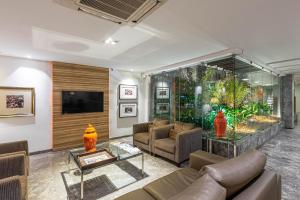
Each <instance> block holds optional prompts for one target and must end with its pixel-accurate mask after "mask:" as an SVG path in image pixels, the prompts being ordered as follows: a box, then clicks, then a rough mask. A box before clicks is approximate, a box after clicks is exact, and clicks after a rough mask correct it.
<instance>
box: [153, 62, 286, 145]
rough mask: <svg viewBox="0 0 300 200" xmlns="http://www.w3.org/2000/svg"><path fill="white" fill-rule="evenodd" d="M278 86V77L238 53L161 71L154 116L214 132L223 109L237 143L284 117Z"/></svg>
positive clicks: (156, 77)
mask: <svg viewBox="0 0 300 200" xmlns="http://www.w3.org/2000/svg"><path fill="white" fill-rule="evenodd" d="M279 88H280V87H279V77H277V76H275V75H274V74H272V73H270V72H268V71H265V70H263V69H261V68H258V67H256V66H254V65H252V63H250V62H248V61H246V60H244V59H242V58H239V57H236V56H231V57H227V58H223V59H219V60H214V61H211V62H207V63H203V64H199V65H196V66H191V67H187V68H182V69H178V70H174V71H170V72H163V73H160V74H156V75H152V76H151V98H152V99H151V100H152V101H151V102H152V104H151V108H150V119H151V120H153V119H154V118H163V119H169V120H170V122H171V123H172V122H175V121H180V122H188V123H195V124H196V125H197V126H199V127H202V128H203V130H204V131H205V133H207V134H212V135H214V132H215V130H214V120H215V118H216V116H217V114H218V112H219V111H221V112H222V113H223V114H224V116H225V118H226V121H227V128H226V138H227V140H230V141H231V142H235V141H236V140H239V139H241V138H242V137H243V136H246V135H251V134H254V133H256V132H258V131H259V130H263V129H266V128H267V127H268V126H272V124H274V123H278V122H279V121H280V102H279V101H280V98H279V97H280V90H279ZM223 139H224V138H223Z"/></svg>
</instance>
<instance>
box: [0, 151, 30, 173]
mask: <svg viewBox="0 0 300 200" xmlns="http://www.w3.org/2000/svg"><path fill="white" fill-rule="evenodd" d="M24 175H27V170H26V155H25V152H23V153H22V152H19V153H16V154H13V155H8V156H1V157H0V179H2V178H7V177H10V176H24Z"/></svg>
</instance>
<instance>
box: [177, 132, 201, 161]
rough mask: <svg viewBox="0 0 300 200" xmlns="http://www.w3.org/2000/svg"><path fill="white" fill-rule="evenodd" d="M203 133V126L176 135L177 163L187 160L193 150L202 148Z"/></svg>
mask: <svg viewBox="0 0 300 200" xmlns="http://www.w3.org/2000/svg"><path fill="white" fill-rule="evenodd" d="M201 133H202V129H201V128H194V129H192V130H188V131H183V132H181V133H178V134H177V135H176V154H175V161H176V162H177V163H181V162H182V161H184V160H187V159H188V158H189V155H190V153H191V152H194V151H197V150H199V149H202V134H201Z"/></svg>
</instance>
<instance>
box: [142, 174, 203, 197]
mask: <svg viewBox="0 0 300 200" xmlns="http://www.w3.org/2000/svg"><path fill="white" fill-rule="evenodd" d="M197 178H199V172H198V171H197V170H195V169H192V168H183V169H180V170H177V171H175V172H172V173H171V174H168V175H167V176H164V177H162V178H160V179H157V180H155V181H153V182H151V183H149V184H148V185H146V186H144V190H146V191H147V192H148V193H149V194H150V195H151V196H153V197H154V198H155V199H157V200H166V199H169V198H171V197H172V196H175V195H176V194H178V193H180V192H181V191H183V190H184V189H186V188H187V187H188V186H190V185H191V184H192V183H193V182H194V181H195V180H197Z"/></svg>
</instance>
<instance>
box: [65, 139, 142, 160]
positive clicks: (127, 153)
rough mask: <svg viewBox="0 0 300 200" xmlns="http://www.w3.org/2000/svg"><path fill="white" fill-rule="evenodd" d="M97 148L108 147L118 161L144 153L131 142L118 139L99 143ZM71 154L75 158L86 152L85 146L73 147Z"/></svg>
mask: <svg viewBox="0 0 300 200" xmlns="http://www.w3.org/2000/svg"><path fill="white" fill-rule="evenodd" d="M96 148H97V150H100V149H106V150H107V151H109V152H110V153H112V154H113V155H114V156H116V157H117V161H120V160H126V159H129V158H132V157H135V156H139V155H141V154H142V151H141V150H139V149H138V148H136V147H133V146H132V145H131V144H128V143H124V142H118V141H108V142H103V143H99V144H97V145H96ZM69 152H70V155H71V156H72V157H73V158H77V156H78V155H80V154H82V153H85V149H84V147H80V148H76V149H72V150H70V151H69Z"/></svg>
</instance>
